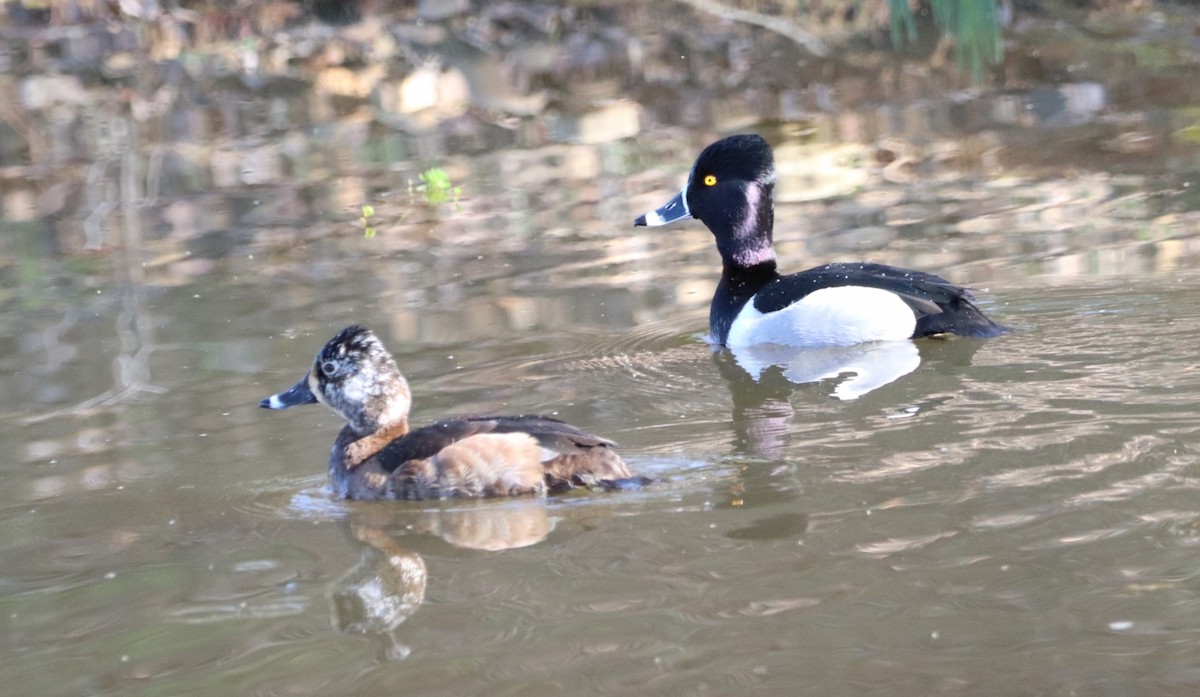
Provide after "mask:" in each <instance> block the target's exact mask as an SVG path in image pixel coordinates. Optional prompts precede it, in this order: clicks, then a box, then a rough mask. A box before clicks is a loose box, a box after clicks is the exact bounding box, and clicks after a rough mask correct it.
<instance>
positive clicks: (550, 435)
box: [379, 414, 616, 472]
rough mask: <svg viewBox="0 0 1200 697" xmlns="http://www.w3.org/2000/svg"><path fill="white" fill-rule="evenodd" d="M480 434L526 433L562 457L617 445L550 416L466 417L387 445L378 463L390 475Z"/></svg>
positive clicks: (411, 433)
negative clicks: (383, 466) (411, 463)
mask: <svg viewBox="0 0 1200 697" xmlns="http://www.w3.org/2000/svg"><path fill="white" fill-rule="evenodd" d="M481 433H528V434H529V435H531V436H533V437H534V438H535V439H536V440H537V441H538V443H539V444H540V445H541V446H542V447H543V448H547V449H550V450H553V451H555V452H558V453H562V454H570V453H575V452H578V451H579V450H580V449H581V448H584V449H586V448H594V447H597V446H604V447H613V446H615V445H616V443H614V442H612V441H610V440H606V439H604V438H601V437H599V436H594V435H592V434H590V433H586V432H584V431H581V430H579V429H578V428H575V427H574V426H572V425H570V424H567V423H564V422H562V421H559V420H558V419H555V418H552V417H549V416H537V415H530V414H526V415H521V416H468V417H463V418H458V419H447V420H445V421H437V422H435V423H432V424H429V425H428V426H423V427H421V428H418V429H416V430H415V431H411V432H409V433H408V434H407V435H405V436H404V437H402V438H398V439H396V440H394V441H392V442H391V443H388V444H387V446H386V447H384V449H383V450H381V451H380V452H379V460H380V462H382V463H385V469H386V470H387V471H389V472H392V471H395V470H396V468H398V467H399V466H400V465H402V464H404V463H405V462H408V461H410V460H423V459H425V458H429V457H433V456H434V455H436V454H437V453H438V452H439V451H440V450H442V449H443V448H445V447H446V446H448V445H450V444H452V443H454V442H456V441H460V440H463V439H464V438H470V437H471V436H475V435H479V434H481Z"/></svg>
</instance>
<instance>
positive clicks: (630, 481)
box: [260, 327, 650, 499]
mask: <svg viewBox="0 0 1200 697" xmlns="http://www.w3.org/2000/svg"><path fill="white" fill-rule="evenodd" d="M315 402H320V403H322V404H324V405H326V406H328V407H329V408H330V409H332V410H333V411H335V412H337V413H338V414H339V415H341V416H342V417H343V418H345V419H346V420H347V422H348V423H347V424H346V425H345V426H344V427H343V428H342V430H341V432H340V433H339V434H338V437H337V440H336V441H334V445H333V450H332V451H331V452H330V454H329V483H330V487H331V488H332V490H333V492H334V494H335V495H337V496H339V497H341V498H349V499H431V498H450V497H473V498H474V497H485V496H519V495H544V494H546V493H548V492H558V491H565V490H567V489H571V488H574V487H580V486H584V487H592V488H603V489H620V488H630V487H637V486H641V485H643V484H646V483H648V482H649V481H650V480H648V479H646V478H644V477H638V476H636V475H634V474H633V472H632V471H631V470H630V469H629V467H628V465H626V464H625V462H624V461H622V460H621V458H620V457H619V456H618V455H617V453H616V452H615V450H614V449H613V448H614V446H615V444H614V443H613V442H612V441H609V440H606V439H604V438H601V437H599V436H595V435H592V434H590V433H586V432H584V431H581V430H580V429H578V428H575V427H574V426H571V425H570V424H567V423H564V422H562V421H559V420H558V419H554V418H551V417H547V416H532V415H522V416H474V417H465V418H456V419H447V420H444V421H438V422H435V423H433V424H430V425H428V426H424V427H422V428H418V429H416V430H413V431H409V429H408V410H409V405H410V403H411V398H410V395H409V390H408V384H407V382H406V381H405V380H404V376H403V375H401V373H400V371H399V369H398V368H397V367H396V364H395V361H394V360H393V358H392V356H391V354H390V353H388V352H387V351H386V350H385V349H384V348H383V345H382V344H381V343H380V342H379V340H378V339H377V338H376V337H375V335H374V334H372V333H371V332H370V331H369V330H367V329H363V328H361V327H348V328H347V329H345V330H343V331H342V332H341V333H339V334H338V335H337V336H335V337H334V338H333V339H331V340H330V341H329V343H327V344H326V345H325V347H324V348H322V349H321V351H320V352H318V353H317V357H316V360H315V361H314V364H313V367H312V369H310V370H309V372H308V374H307V375H305V377H304V378H303V379H302V380H300V382H298V383H297V384H296V385H295V386H294V387H292V388H291V389H290V390H288V391H286V392H281V393H279V394H276V395H273V396H271V397H268V398H267V399H264V400H262V402H260V406H262V407H265V408H270V409H286V408H288V407H290V406H295V405H298V404H312V403H315Z"/></svg>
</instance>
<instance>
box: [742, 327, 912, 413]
mask: <svg viewBox="0 0 1200 697" xmlns="http://www.w3.org/2000/svg"><path fill="white" fill-rule="evenodd" d="M730 353H731V354H732V355H733V357H734V359H735V360H736V361H737V364H738V365H739V366H741V368H742V369H743V370H745V371H746V373H747V374H748V375H749V376H750V378H751V379H753V380H755V381H759V380H761V379H762V376H763V373H764V372H765V371H766V370H767V369H768V368H771V367H773V366H779V368H780V369H782V371H783V376H784V377H785V378H787V379H788V380H789V381H791V382H793V383H797V384H805V383H811V382H821V381H824V380H837V384H836V385H835V386H834V388H833V392H832V393H831V396H833V397H836V398H838V399H858V398H859V397H861V396H863V395H865V394H867V393H868V392H871V391H873V390H876V389H878V388H880V387H883V386H884V385H887V384H889V383H891V382H894V381H895V380H897V379H898V378H901V377H903V376H905V375H908V374H909V373H911V372H913V371H914V370H916V369H917V367H918V366H920V365H921V352H920V351H919V350H918V349H917V345H916V344H915V343H913V342H912V341H911V340H908V339H905V340H903V341H872V342H870V343H865V344H854V345H852V346H820V347H815V348H803V347H797V346H781V345H779V344H754V345H751V346H742V347H740V348H736V349H730Z"/></svg>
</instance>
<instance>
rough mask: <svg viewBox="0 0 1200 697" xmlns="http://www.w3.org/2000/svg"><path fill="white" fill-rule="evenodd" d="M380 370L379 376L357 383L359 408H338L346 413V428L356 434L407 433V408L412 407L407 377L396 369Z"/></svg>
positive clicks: (394, 435)
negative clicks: (366, 382)
mask: <svg viewBox="0 0 1200 697" xmlns="http://www.w3.org/2000/svg"><path fill="white" fill-rule="evenodd" d="M389 373H390V371H381V375H380V377H378V378H376V379H374V380H372V381H371V382H370V383H369V384H365V385H360V386H358V389H360V390H361V392H360V398H361V399H362V400H363V401H362V407H361V408H360V409H356V410H351V409H345V410H342V413H343V414H344V415H345V416H348V417H350V418H348V421H349V422H350V423H349V426H350V429H351V430H352V431H353V432H354V433H355V434H356V435H357V436H358V437H360V438H362V437H364V436H368V435H372V434H385V433H386V434H389V435H391V436H392V437H399V436H402V435H404V434H405V433H408V412H409V409H410V408H412V393H411V392H409V389H408V381H406V380H405V379H404V376H403V375H401V374H400V372H399V371H398V370H397V371H395V372H394V373H390V374H389Z"/></svg>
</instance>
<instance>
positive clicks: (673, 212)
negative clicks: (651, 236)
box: [633, 186, 692, 227]
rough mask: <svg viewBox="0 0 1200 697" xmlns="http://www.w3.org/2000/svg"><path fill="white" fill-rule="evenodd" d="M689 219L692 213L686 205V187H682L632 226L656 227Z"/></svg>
mask: <svg viewBox="0 0 1200 697" xmlns="http://www.w3.org/2000/svg"><path fill="white" fill-rule="evenodd" d="M690 217H692V212H691V211H690V210H688V205H687V186H684V187H683V188H682V189H680V191H679V193H677V194H675V196H674V197H673V198H672V199H671V200H670V201H667V202H666V203H665V204H663V205H662V206H659V207H658V208H655V209H654V210H652V211H650V212H649V213H647V214H646V215H643V216H641V217H640V218H638V219H637V220H635V221H633V226H634V227H657V226H659V225H666V224H667V223H673V222H675V221H676V220H683V219H684V218H690Z"/></svg>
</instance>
